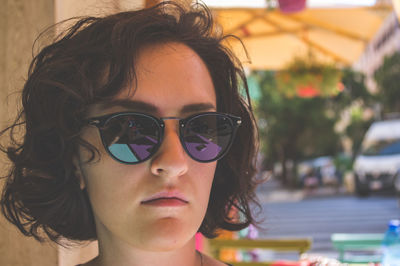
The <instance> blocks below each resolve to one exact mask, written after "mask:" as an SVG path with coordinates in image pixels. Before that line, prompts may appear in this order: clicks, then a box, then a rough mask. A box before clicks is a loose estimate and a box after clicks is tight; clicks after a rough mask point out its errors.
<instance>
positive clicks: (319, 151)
mask: <svg viewBox="0 0 400 266" xmlns="http://www.w3.org/2000/svg"><path fill="white" fill-rule="evenodd" d="M254 75H255V76H256V78H257V79H258V80H259V82H260V88H261V96H260V100H259V103H258V108H257V115H258V117H259V119H260V120H261V121H260V136H261V139H262V144H263V146H262V147H263V151H264V154H265V155H266V158H267V160H269V162H270V163H274V162H280V164H281V166H282V181H283V182H284V183H286V184H288V185H295V180H294V179H293V178H291V177H294V175H293V173H289V172H288V162H289V161H292V162H294V163H296V162H298V161H299V160H301V159H305V158H310V157H316V156H320V155H325V154H334V153H336V152H337V151H338V148H339V135H338V134H337V133H336V132H335V131H334V125H335V122H336V119H337V118H336V116H335V115H334V113H333V112H332V111H331V110H330V109H329V107H328V106H329V105H328V104H327V101H328V100H327V99H326V98H322V97H315V98H310V99H308V98H307V99H306V98H299V97H292V98H288V97H285V96H284V95H282V94H281V93H280V92H279V91H277V90H276V89H275V88H276V80H275V76H274V73H273V72H257V73H255V74H254Z"/></svg>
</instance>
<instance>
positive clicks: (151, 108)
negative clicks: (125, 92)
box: [100, 99, 159, 114]
mask: <svg viewBox="0 0 400 266" xmlns="http://www.w3.org/2000/svg"><path fill="white" fill-rule="evenodd" d="M113 107H123V108H125V109H127V110H132V111H140V112H146V113H154V114H156V113H158V111H159V110H158V108H157V107H156V106H155V105H153V104H150V103H146V102H142V101H132V100H126V99H115V100H112V101H109V102H103V103H101V104H100V108H102V109H110V108H113Z"/></svg>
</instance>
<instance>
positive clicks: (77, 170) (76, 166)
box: [72, 156, 86, 190]
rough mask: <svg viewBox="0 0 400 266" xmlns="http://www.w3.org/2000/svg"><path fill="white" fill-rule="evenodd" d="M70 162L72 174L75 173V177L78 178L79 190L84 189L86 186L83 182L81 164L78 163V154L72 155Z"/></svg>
mask: <svg viewBox="0 0 400 266" xmlns="http://www.w3.org/2000/svg"><path fill="white" fill-rule="evenodd" d="M72 164H73V166H74V174H75V176H76V178H78V179H79V187H80V189H81V190H84V189H85V187H86V184H85V180H84V178H83V174H82V168H81V164H80V160H79V158H78V156H74V157H73V158H72Z"/></svg>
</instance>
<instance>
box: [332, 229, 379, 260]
mask: <svg viewBox="0 0 400 266" xmlns="http://www.w3.org/2000/svg"><path fill="white" fill-rule="evenodd" d="M331 240H332V244H333V246H334V248H335V249H337V250H338V251H339V260H340V262H343V263H355V264H357V263H369V262H374V263H377V262H381V260H382V255H381V254H380V248H381V245H382V240H383V234H333V235H332V236H331ZM360 251H362V252H365V251H370V252H371V253H373V254H371V255H355V254H351V252H360Z"/></svg>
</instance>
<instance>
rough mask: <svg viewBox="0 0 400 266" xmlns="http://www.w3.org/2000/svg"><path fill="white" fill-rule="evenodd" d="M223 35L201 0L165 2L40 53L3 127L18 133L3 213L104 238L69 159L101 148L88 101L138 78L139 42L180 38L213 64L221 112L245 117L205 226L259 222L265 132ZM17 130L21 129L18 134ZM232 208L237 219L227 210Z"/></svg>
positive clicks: (219, 173) (28, 230)
mask: <svg viewBox="0 0 400 266" xmlns="http://www.w3.org/2000/svg"><path fill="white" fill-rule="evenodd" d="M231 37H232V36H231ZM226 38H227V36H224V35H223V34H222V31H221V30H219V29H218V27H217V26H216V25H215V24H214V22H213V19H212V15H211V12H210V11H209V10H208V9H207V7H205V6H203V5H195V6H192V7H191V8H186V7H184V6H182V5H180V4H176V3H172V2H163V3H161V4H158V5H157V6H155V7H152V8H149V9H144V10H139V11H129V12H121V13H117V14H113V15H109V16H105V17H86V18H80V19H78V21H77V22H76V23H75V24H74V25H72V26H71V27H69V28H68V29H67V30H65V31H64V33H63V34H61V35H60V36H59V37H57V38H56V40H55V41H54V42H53V43H52V44H50V45H48V46H46V47H44V48H43V49H42V50H41V51H40V52H39V53H38V54H37V55H36V56H35V57H34V59H33V61H32V63H31V65H30V69H29V74H28V79H27V81H26V83H25V86H24V88H23V91H22V104H23V107H22V110H21V111H20V112H19V114H18V116H17V119H16V120H15V122H14V123H13V124H12V125H11V126H9V127H8V128H6V129H4V130H3V131H2V132H1V135H3V136H4V135H6V134H7V133H8V136H9V137H10V139H11V142H10V141H7V144H6V145H3V146H2V150H3V152H5V153H6V154H7V156H8V158H9V159H10V161H11V162H12V167H11V169H10V171H9V173H8V175H7V177H6V182H5V186H4V190H3V193H2V198H1V208H2V212H3V214H4V215H5V217H6V218H7V219H8V220H9V221H10V222H11V223H13V224H15V225H16V226H17V227H18V228H19V230H20V231H21V232H22V233H23V234H25V235H27V236H33V237H34V238H36V239H37V240H39V241H43V240H44V236H45V235H43V232H44V233H45V234H47V236H48V237H49V238H50V239H51V240H52V241H55V242H57V243H60V240H61V239H62V238H67V239H70V240H77V241H80V240H94V239H96V238H97V235H96V230H95V224H94V218H93V212H92V209H91V205H90V203H89V199H88V195H87V192H86V190H81V189H80V186H79V180H78V178H77V177H76V176H75V174H74V165H73V162H72V159H73V157H74V155H75V154H77V151H78V148H79V147H82V146H83V147H84V148H87V149H88V150H89V151H90V152H91V153H92V155H94V153H95V152H97V153H98V151H97V150H96V149H95V147H93V146H92V145H90V144H89V143H88V142H86V141H84V140H83V139H82V138H81V137H80V133H81V130H82V128H83V127H84V126H85V123H84V118H85V114H86V112H87V110H88V106H89V105H92V104H94V103H99V102H103V101H109V100H111V99H112V98H113V97H115V96H116V95H117V94H118V93H119V92H120V91H121V90H122V89H123V88H124V87H126V85H127V84H128V83H130V82H134V81H135V59H136V58H137V53H138V52H140V51H139V50H140V48H142V47H144V46H148V45H151V44H159V43H167V42H178V43H182V44H185V45H187V46H188V47H190V48H191V49H192V50H194V51H195V52H196V53H197V54H198V55H199V56H200V58H201V59H202V60H203V61H204V63H205V64H206V66H207V68H208V70H209V73H210V75H211V78H212V81H213V84H214V87H215V90H216V95H217V111H219V112H224V113H232V114H234V115H237V116H240V117H241V118H242V121H243V122H242V126H241V127H240V128H239V130H238V133H237V135H236V138H235V140H234V143H233V145H232V147H231V149H230V151H229V153H228V154H227V155H226V156H225V157H224V158H223V159H221V160H219V161H218V163H217V168H216V172H215V177H214V181H213V185H212V190H211V195H210V201H209V205H208V209H207V213H206V216H205V218H204V220H203V222H202V225H201V227H200V229H199V231H200V232H201V233H203V234H204V235H205V236H207V237H215V236H216V234H217V230H218V229H226V230H231V231H234V230H240V229H242V228H245V227H246V226H248V225H249V224H250V223H253V222H254V218H253V216H252V213H251V209H250V203H251V202H256V201H255V195H254V188H255V185H256V181H255V179H254V175H255V155H256V152H257V143H258V139H257V138H258V135H257V130H256V125H255V120H254V117H253V114H252V111H251V105H250V98H249V93H248V87H247V83H246V78H245V75H244V72H243V68H242V66H241V64H240V62H239V61H238V59H237V58H236V57H235V56H234V55H233V54H232V52H231V51H230V50H229V49H228V48H226V47H225V46H224V45H223V42H224V40H225V39H226ZM132 62H134V63H133V64H132ZM246 98H247V99H246ZM20 128H22V129H23V132H24V135H23V139H20V140H18V137H20V136H21V133H20V132H21V130H19V129H20ZM93 158H94V156H92V159H93ZM232 208H236V209H237V210H238V212H239V216H240V217H241V218H240V219H234V218H232V217H231V216H230V214H229V212H230V210H231V209H232Z"/></svg>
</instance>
